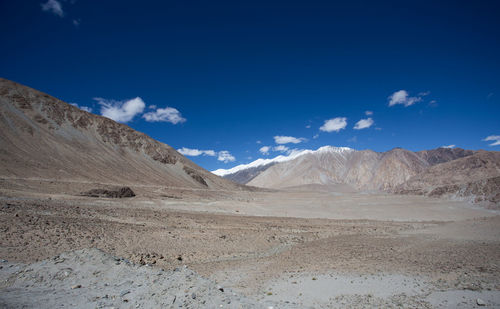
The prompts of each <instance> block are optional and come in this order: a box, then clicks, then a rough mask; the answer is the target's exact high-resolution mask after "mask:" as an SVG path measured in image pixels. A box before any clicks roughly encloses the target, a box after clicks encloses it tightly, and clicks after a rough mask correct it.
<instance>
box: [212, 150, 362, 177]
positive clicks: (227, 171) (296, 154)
mask: <svg viewBox="0 0 500 309" xmlns="http://www.w3.org/2000/svg"><path fill="white" fill-rule="evenodd" d="M351 151H355V150H354V149H352V148H349V147H334V146H323V147H320V148H318V149H316V150H310V149H304V150H296V151H293V152H292V153H290V154H289V155H287V156H284V155H279V156H277V157H274V158H272V159H262V158H260V159H257V160H255V161H252V162H250V163H248V164H240V165H237V166H235V167H233V168H230V169H223V168H220V169H218V170H215V171H212V173H213V174H215V175H217V176H221V177H222V176H226V175H230V174H234V173H237V172H239V171H242V170H246V169H249V168H254V167H259V166H264V165H268V164H272V163H278V162H285V161H291V160H293V159H296V158H298V157H301V156H304V155H306V154H317V153H345V152H351Z"/></svg>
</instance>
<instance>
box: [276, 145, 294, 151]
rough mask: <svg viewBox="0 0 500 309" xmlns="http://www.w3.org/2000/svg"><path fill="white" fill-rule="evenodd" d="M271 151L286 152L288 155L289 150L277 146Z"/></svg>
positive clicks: (283, 146) (282, 146)
mask: <svg viewBox="0 0 500 309" xmlns="http://www.w3.org/2000/svg"><path fill="white" fill-rule="evenodd" d="M273 151H279V152H286V153H288V152H289V151H290V149H289V148H288V147H286V146H285V145H279V146H276V147H274V148H273Z"/></svg>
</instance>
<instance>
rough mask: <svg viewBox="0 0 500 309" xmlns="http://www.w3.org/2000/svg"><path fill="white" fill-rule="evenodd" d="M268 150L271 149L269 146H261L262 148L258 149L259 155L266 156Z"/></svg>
mask: <svg viewBox="0 0 500 309" xmlns="http://www.w3.org/2000/svg"><path fill="white" fill-rule="evenodd" d="M269 150H271V147H269V146H263V147H260V149H259V151H260V153H262V154H264V155H268V154H269Z"/></svg>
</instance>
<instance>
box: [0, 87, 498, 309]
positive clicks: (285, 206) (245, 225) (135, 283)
mask: <svg viewBox="0 0 500 309" xmlns="http://www.w3.org/2000/svg"><path fill="white" fill-rule="evenodd" d="M0 104H1V105H0V129H1V131H0V133H1V134H0V143H1V147H0V166H1V169H0V235H1V237H0V259H1V262H0V307H5V308H55V307H76V308H109V307H115V308H158V307H165V308H221V307H224V308H401V307H403V308H441V307H443V308H473V307H476V306H477V307H479V306H488V307H491V308H500V279H499V278H500V264H499V261H500V216H499V212H498V210H497V209H498V207H492V206H491V205H493V206H495V205H498V196H499V194H500V191H499V189H498V186H496V184H497V182H498V175H499V173H500V169H499V168H498V167H499V166H500V162H499V160H498V158H499V155H498V152H485V151H478V152H474V153H473V152H470V151H463V150H458V151H451V152H450V151H446V150H439V149H438V150H432V151H427V152H423V153H420V154H417V153H413V152H409V151H405V150H401V149H395V150H393V151H390V152H388V153H386V154H379V153H374V152H370V151H365V152H361V151H360V152H356V153H355V152H353V151H351V150H349V151H348V153H354V155H352V156H351V155H350V156H349V157H347V156H344V152H343V151H337V150H338V149H337V148H333V147H327V148H324V149H326V150H327V151H326V152H322V151H315V152H313V151H311V152H310V153H309V155H308V156H303V157H301V158H297V159H295V160H290V161H287V162H284V163H282V164H275V165H272V166H271V167H269V168H268V169H266V170H264V171H261V170H259V168H257V170H258V173H257V172H256V170H255V169H254V170H252V171H251V173H250V172H249V171H247V172H246V174H245V175H243V176H245V177H247V176H248V175H250V174H252V175H253V176H255V175H254V174H259V176H257V177H256V178H253V181H254V182H259V181H262V182H261V183H259V185H262V184H263V183H265V182H264V180H266V181H269V182H270V183H271V182H273V183H275V182H276V181H278V182H279V181H280V180H281V179H282V178H281V176H280V173H282V172H284V173H285V174H287V173H288V172H290V171H293V172H294V173H295V174H296V176H295V177H292V178H287V179H286V180H287V182H286V185H285V184H284V183H283V184H282V183H281V182H279V183H278V184H279V185H276V186H274V185H269V186H268V187H267V188H257V187H252V186H246V185H242V184H237V183H234V182H232V181H230V180H228V179H224V178H221V177H218V176H216V175H214V174H212V173H210V172H208V171H206V170H204V169H203V168H201V167H199V166H197V165H196V164H194V163H193V162H191V161H190V160H188V159H186V158H185V157H183V156H182V155H181V154H180V153H178V152H177V151H176V150H175V149H173V148H172V147H170V146H168V145H166V144H163V143H160V142H158V141H155V140H153V139H152V138H150V137H148V136H146V135H144V134H142V133H140V132H137V131H135V130H133V129H131V128H130V127H128V126H126V125H123V124H119V123H116V122H114V121H112V120H110V119H107V118H104V117H101V116H97V115H93V114H90V113H87V112H84V111H81V110H79V109H78V108H76V107H74V106H70V105H68V104H66V103H64V102H62V101H60V100H57V99H56V98H53V97H51V96H49V95H46V94H43V93H41V92H38V91H36V90H34V89H31V88H28V87H25V86H22V85H20V84H16V83H14V82H11V81H7V80H3V79H2V80H0ZM318 158H319V159H318ZM372 159H373V160H375V161H373V160H372ZM346 162H347V163H346ZM374 162H375V163H374ZM287 166H288V168H287ZM374 168H375V169H374ZM341 171H343V172H342V173H344V172H345V173H344V174H342V173H341ZM303 172H304V173H303ZM305 172H308V173H309V174H305ZM444 172H446V174H443V173H444ZM297 175H298V176H297ZM325 175H327V176H328V177H339V178H338V180H339V181H340V180H342V179H352V180H353V181H354V180H356V181H358V180H359V181H361V180H362V181H363V182H366V183H369V184H377V186H379V185H381V186H383V187H385V184H388V186H389V184H390V187H391V188H393V187H394V186H396V185H399V184H401V183H403V181H405V182H404V185H405V187H401V190H407V191H408V192H401V193H404V194H405V195H403V194H401V195H396V194H391V193H390V192H389V191H387V190H386V191H383V190H378V189H377V190H375V189H376V188H375V189H374V187H369V188H365V189H363V188H362V187H360V186H355V185H353V184H352V183H351V182H350V181H345V182H342V183H334V182H332V181H330V180H331V179H333V178H329V179H327V180H328V181H323V180H325V179H326V178H325ZM240 176H241V175H240ZM243 176H242V177H243ZM253 176H252V177H253ZM301 176H304V177H302V178H300V179H299V177H301ZM340 176H342V177H340ZM452 176H453V177H452ZM440 177H442V178H443V179H441V178H440ZM297 179H298V180H297ZM373 179H377V182H376V183H375V182H373V181H375V180H373ZM470 181H473V182H470ZM443 185H445V187H443ZM464 186H465V187H464ZM126 187H129V188H126ZM439 188H441V189H442V190H444V191H443V192H442V193H443V194H430V193H429V192H432V191H431V189H432V190H436V189H439ZM464 188H465V189H464ZM379 189H380V188H379ZM441 189H439V190H441ZM416 191H419V192H416ZM412 192H413V193H417V194H420V195H411V194H410V195H406V194H408V193H412ZM457 194H458V195H457ZM459 194H462V195H460V196H459ZM108 196H109V197H108ZM443 196H445V197H450V198H449V199H444V198H441V197H443ZM117 197H122V198H117ZM438 197H439V198H438ZM454 197H455V198H454ZM458 197H464V198H458ZM470 198H473V199H474V200H470ZM482 202H487V205H486V204H482ZM484 205H486V206H488V207H490V208H487V207H483V206H484Z"/></svg>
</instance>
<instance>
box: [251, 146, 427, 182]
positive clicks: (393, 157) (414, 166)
mask: <svg viewBox="0 0 500 309" xmlns="http://www.w3.org/2000/svg"><path fill="white" fill-rule="evenodd" d="M428 166H429V164H428V163H427V162H426V161H425V160H424V159H422V158H421V157H420V156H418V155H417V154H415V153H413V152H411V151H408V150H404V149H401V148H395V149H393V150H391V151H388V152H385V153H376V152H374V151H371V150H363V151H355V150H353V149H349V148H344V147H340V148H339V147H328V146H327V147H322V148H320V149H318V150H316V151H312V152H308V153H306V154H304V155H302V156H299V157H297V158H296V159H294V160H290V161H286V162H281V163H278V164H275V165H273V166H271V167H269V168H268V169H266V170H265V171H263V172H261V174H259V175H258V176H257V177H255V178H253V179H252V180H251V181H250V182H248V184H249V185H253V186H258V187H266V188H286V187H292V186H300V185H308V184H338V183H344V184H349V185H352V186H354V187H356V188H358V189H368V190H389V189H392V188H394V187H396V186H397V185H399V184H402V183H403V182H405V181H406V180H408V179H410V177H411V176H414V175H416V174H418V173H420V172H422V171H423V170H425V169H426V168H427V167H428Z"/></svg>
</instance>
